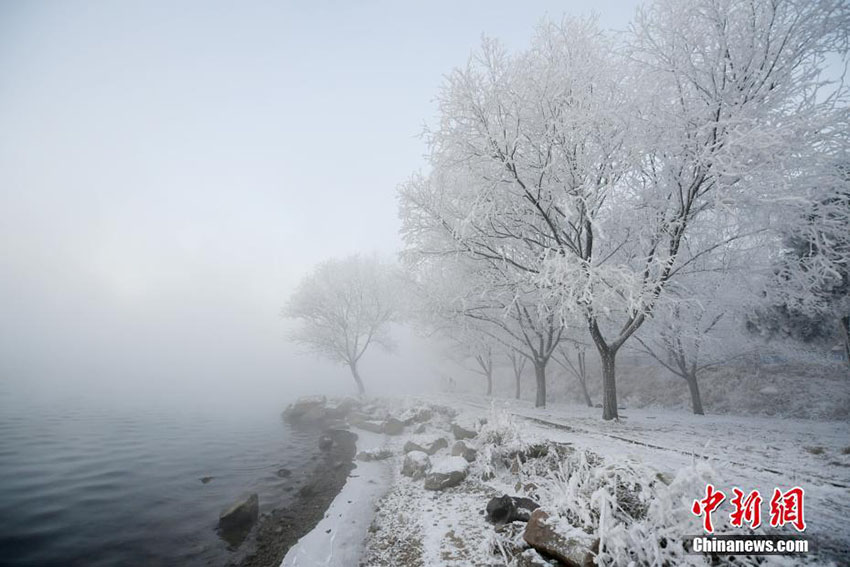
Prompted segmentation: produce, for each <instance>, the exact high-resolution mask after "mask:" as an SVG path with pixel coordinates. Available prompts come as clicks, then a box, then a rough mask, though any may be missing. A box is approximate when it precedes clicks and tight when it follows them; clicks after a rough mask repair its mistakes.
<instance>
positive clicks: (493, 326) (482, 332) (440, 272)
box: [408, 255, 564, 407]
mask: <svg viewBox="0 0 850 567" xmlns="http://www.w3.org/2000/svg"><path fill="white" fill-rule="evenodd" d="M408 267H409V268H410V270H411V274H412V275H413V278H414V280H415V281H416V282H417V285H416V288H417V289H418V290H419V297H420V301H421V303H422V305H423V307H422V308H421V309H420V310H421V311H422V312H424V313H425V314H426V319H430V322H429V323H427V324H430V325H431V326H432V327H433V328H436V329H442V331H443V332H444V334H448V335H449V336H456V335H457V336H460V337H461V342H464V343H469V344H475V343H477V342H480V341H481V340H485V339H486V341H487V344H488V345H489V347H488V348H489V349H490V350H491V351H492V352H493V353H495V352H498V350H501V351H502V352H504V353H509V354H510V353H518V354H519V355H521V356H523V357H525V358H526V359H527V360H528V361H529V362H530V363H531V364H532V365H533V367H534V371H535V385H536V395H535V404H536V405H537V406H538V407H541V406H545V405H546V368H547V365H548V363H549V361H550V359H551V356H552V353H553V352H554V349H555V347H557V345H558V343H559V342H560V340H561V336H562V333H563V329H564V326H563V323H562V320H561V318H560V315H559V310H558V309H557V307H556V306H553V305H551V304H550V303H547V302H546V301H545V300H544V298H542V297H541V295H540V293H539V291H538V290H536V289H535V288H534V287H533V286H530V285H528V284H526V285H525V286H519V285H517V283H516V282H514V281H512V280H511V278H510V277H509V276H508V275H507V274H506V272H505V270H506V267H505V266H504V264H500V263H491V264H487V265H479V264H477V263H475V262H474V261H471V260H470V259H469V258H467V257H464V256H456V255H449V256H435V257H429V258H427V259H420V260H419V261H417V262H411V263H410V264H408ZM463 337H465V338H463ZM480 350H481V349H478V348H476V351H480ZM482 367H483V366H482ZM491 368H492V364H491ZM516 370H517V367H515V376H516ZM520 372H521V369H520Z"/></svg>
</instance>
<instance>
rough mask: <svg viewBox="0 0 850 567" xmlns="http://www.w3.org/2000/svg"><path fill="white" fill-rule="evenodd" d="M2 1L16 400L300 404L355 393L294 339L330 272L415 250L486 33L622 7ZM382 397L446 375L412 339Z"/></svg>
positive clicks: (8, 380) (7, 294)
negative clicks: (441, 131)
mask: <svg viewBox="0 0 850 567" xmlns="http://www.w3.org/2000/svg"><path fill="white" fill-rule="evenodd" d="M585 4H586V5H579V4H578V3H573V4H570V5H569V6H564V5H563V4H562V3H560V2H554V1H553V2H537V3H533V5H526V6H525V8H524V9H523V10H522V11H519V12H518V11H517V10H516V9H515V8H516V6H515V5H511V4H509V3H507V2H503V3H498V4H496V3H492V2H487V3H484V2H470V3H464V4H463V5H462V6H458V5H456V3H453V2H430V3H427V4H424V3H423V4H419V5H416V6H413V5H409V6H400V5H398V4H397V3H391V2H372V3H368V4H362V3H358V4H357V5H356V6H355V5H354V4H348V3H338V2H319V3H300V4H299V3H294V2H287V3H266V2H251V3H239V4H234V3H225V2H214V3H210V2H184V3H180V4H178V5H175V4H173V3H170V2H124V3H118V4H116V3H108V2H75V3H59V2H49V3H23V2H19V3H4V4H3V6H2V7H0V71H2V76H3V81H2V82H0V124H2V128H0V259H1V260H0V261H2V269H1V270H2V271H0V306H2V321H0V381H2V388H0V396H2V399H3V404H4V405H5V404H13V403H18V402H19V401H20V400H21V399H22V398H28V399H44V400H52V401H55V402H57V403H60V402H61V403H65V402H67V401H68V400H71V399H77V398H82V399H86V400H95V401H97V402H99V403H101V402H102V403H109V404H115V403H118V402H119V401H120V402H129V403H139V404H149V403H163V404H174V405H177V406H179V405H181V404H192V405H207V404H210V405H215V406H218V405H221V404H228V405H235V404H237V403H238V404H240V405H242V406H244V407H252V406H253V405H254V404H258V403H268V404H279V403H280V400H283V399H286V398H288V397H291V396H292V395H295V394H300V393H305V392H314V391H327V392H329V393H348V392H351V391H352V390H351V388H352V384H351V379H350V376H349V375H348V374H347V371H346V369H345V368H343V367H338V366H334V365H332V364H329V363H326V362H323V361H320V360H318V359H316V358H314V357H311V356H304V355H301V354H299V352H298V350H297V349H296V348H295V347H294V346H293V345H291V344H288V343H287V341H286V334H287V324H288V323H287V322H286V321H284V320H283V319H281V318H280V317H279V310H280V307H281V305H282V304H283V303H284V302H285V300H286V298H287V296H288V294H289V293H290V292H291V291H292V289H293V286H294V285H295V284H296V283H297V281H298V280H299V278H300V277H301V276H302V275H303V274H304V273H305V272H306V271H308V270H309V269H310V267H311V266H313V265H315V264H316V263H317V262H320V261H321V260H323V259H325V258H327V257H331V256H340V255H346V254H350V253H353V252H357V251H364V252H376V253H378V254H380V255H382V256H384V257H388V258H392V257H393V256H394V254H395V253H396V252H397V251H398V249H399V248H400V240H399V236H398V228H399V221H398V219H397V212H396V207H397V202H396V198H395V191H396V185H397V184H398V183H399V182H400V181H401V180H403V179H404V178H405V177H406V176H408V175H409V174H410V172H412V171H415V170H417V169H418V168H421V167H423V164H424V161H423V159H422V154H423V152H424V146H423V142H422V140H421V139H420V138H419V137H418V134H419V133H420V132H421V130H422V127H423V124H424V123H426V122H427V121H428V120H430V119H432V118H433V117H434V115H435V112H436V109H435V106H434V103H433V97H434V95H435V93H436V90H437V88H438V86H439V83H440V81H441V77H442V75H443V74H444V73H446V72H448V70H450V69H451V68H452V67H453V66H455V65H458V64H462V63H463V62H464V61H465V59H466V57H467V56H468V54H469V53H470V51H471V50H472V49H473V48H474V47H476V46H477V45H478V43H479V41H480V37H481V35H482V34H487V35H491V36H495V37H499V38H501V39H502V40H503V41H505V42H506V43H507V44H508V46H511V45H523V44H525V43H527V41H528V39H529V37H530V36H531V34H532V32H533V27H534V24H535V23H536V22H537V21H538V20H539V19H540V18H541V17H543V16H545V15H547V14H548V15H550V16H554V17H560V15H561V14H562V13H563V12H564V10H565V9H568V10H569V11H570V12H571V13H582V12H585V11H587V10H588V9H589V8H593V9H597V10H600V11H601V12H602V13H603V14H605V15H604V17H603V19H602V23H603V24H604V25H606V26H609V27H614V28H616V27H618V26H620V27H623V26H625V25H626V23H627V22H628V20H629V18H630V16H631V13H632V9H633V8H632V7H631V6H626V5H624V4H623V3H622V2H613V1H609V2H592V3H591V2H587V3H585ZM397 332H400V333H401V335H402V336H401V337H400V348H399V351H398V353H396V355H393V356H388V355H384V354H382V353H380V352H379V351H375V352H370V353H369V354H368V355H367V357H366V358H365V359H364V362H363V364H364V366H363V368H364V377H365V379H366V380H367V384H368V385H370V386H373V387H379V388H381V389H382V391H392V392H399V393H400V392H405V391H416V390H421V389H428V388H432V387H435V386H436V385H438V381H437V380H436V379H435V376H434V372H433V368H434V365H435V364H437V363H438V362H439V361H438V360H435V357H434V355H433V354H429V353H428V351H427V350H423V349H422V348H420V346H419V344H418V343H417V341H416V340H415V339H411V338H410V337H409V335H410V333H409V332H408V331H406V330H401V331H397Z"/></svg>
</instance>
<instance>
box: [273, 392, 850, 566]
mask: <svg viewBox="0 0 850 567" xmlns="http://www.w3.org/2000/svg"><path fill="white" fill-rule="evenodd" d="M423 403H427V404H430V405H431V406H432V407H435V408H437V407H442V408H450V411H446V412H442V413H441V412H440V411H435V412H434V417H433V419H431V420H430V421H429V422H428V423H427V424H425V425H423V426H420V429H421V430H424V432H425V433H426V434H427V435H430V436H434V435H437V436H440V435H442V436H444V437H445V438H446V439H447V440H448V445H449V446H448V447H446V448H443V449H440V450H439V451H437V452H436V454H434V455H432V456H431V460H432V462H433V463H435V464H436V463H437V462H439V461H440V460H442V459H444V458H445V457H446V456H448V455H450V454H451V453H450V451H451V446H452V444H453V443H454V442H455V439H454V437H453V435H452V424H453V423H461V424H463V425H464V426H465V427H473V428H475V429H477V430H478V431H477V436H476V437H475V438H474V439H471V440H469V441H468V443H469V445H470V446H472V447H474V448H475V449H477V451H478V455H477V458H476V459H475V461H474V462H473V463H472V464H471V467H470V472H469V475H468V477H467V478H466V479H465V480H464V481H463V482H462V483H461V484H460V485H459V486H456V487H453V488H448V489H446V490H436V491H431V490H425V489H424V486H423V481H422V479H416V480H414V479H412V478H409V477H406V476H403V475H401V473H400V471H401V468H402V461H403V458H404V450H403V446H404V443H405V442H406V441H407V440H409V439H411V438H414V437H418V438H422V435H421V434H420V435H418V436H415V435H413V432H412V430H413V429H414V428H413V427H407V428H406V429H405V431H404V434H402V435H400V436H383V435H377V434H370V433H365V432H362V431H360V430H357V429H355V431H357V433H358V435H360V441H358V449H360V450H363V449H373V448H386V449H389V450H391V451H392V453H393V456H392V457H390V458H389V459H387V460H385V461H380V462H368V463H358V468H357V469H355V471H353V473H352V477H351V478H350V479H349V482H348V484H347V485H346V487H345V489H344V490H343V492H342V493H341V494H340V495H339V497H338V498H337V499H336V500H335V501H334V503H333V505H332V506H331V509H330V510H329V511H328V514H327V515H326V517H325V519H324V520H323V521H322V523H321V524H320V525H319V526H317V527H316V529H315V530H313V531H312V532H311V533H310V534H309V535H308V536H307V537H305V538H304V539H303V540H302V541H301V542H299V544H298V545H297V546H296V547H294V548H293V549H292V550H290V553H289V554H288V555H287V556H286V559H285V560H284V563H283V564H284V565H287V566H290V565H291V566H296V565H297V566H302V567H303V566H305V565H348V566H352V565H357V564H358V563H357V561H356V560H355V558H356V557H359V558H360V559H359V565H364V566H388V565H399V566H401V565H404V566H417V565H421V566H430V565H444V566H447V567H449V566H461V565H463V566H467V565H481V566H494V565H520V564H523V565H545V564H546V563H542V561H543V560H542V559H541V558H540V557H539V556H536V552H535V551H534V550H531V549H528V550H526V551H525V552H524V555H523V557H524V559H522V561H529V562H526V563H519V561H520V559H519V555H518V554H519V553H520V552H522V551H523V549H525V548H527V545H526V544H525V543H524V542H523V541H522V529H523V528H524V525H523V524H521V523H515V524H508V525H507V526H505V527H501V528H498V529H497V528H494V526H493V525H491V524H488V523H487V522H485V520H484V515H483V514H484V508H485V506H486V505H487V502H488V501H489V500H490V498H492V497H493V496H499V495H501V494H505V493H507V494H511V495H517V496H526V497H530V498H532V499H534V500H536V501H537V502H538V503H539V504H540V505H541V506H542V507H543V508H544V510H546V511H547V512H549V513H551V514H553V515H555V516H558V517H560V518H561V519H564V520H566V519H569V523H570V524H571V525H567V522H566V521H564V523H563V524H564V525H565V526H566V527H567V528H568V529H570V530H573V531H575V532H576V533H578V534H579V535H585V534H583V533H582V531H581V530H584V532H586V536H587V537H588V538H589V539H588V544H589V543H590V541H592V539H594V538H597V537H598V538H601V540H602V544H601V553H600V555H599V559H600V563H601V564H617V565H618V564H624V565H628V564H629V562H630V561H631V562H633V563H632V564H634V565H641V564H671V565H672V564H692V565H704V564H708V563H707V560H706V558H705V557H704V556H701V555H685V554H684V552H683V548H682V543H681V540H682V538H683V537H684V536H686V535H696V534H699V533H700V531H701V525H702V524H701V519H700V518H698V517H696V516H694V515H693V514H692V513H691V512H690V504H691V503H692V502H693V500H695V499H698V498H701V497H703V496H704V490H705V484H706V483H707V482H712V483H713V484H714V485H715V487H717V488H718V489H721V490H723V491H724V492H726V493H727V494H728V495H729V497H730V498H731V491H732V488H733V487H740V488H742V489H743V490H744V491H745V492H747V491H750V490H753V489H758V490H759V491H760V492H761V494H762V495H763V497H764V499H765V501H764V503H763V511H762V515H763V518H764V519H765V521H764V524H765V525H764V526H763V527H762V528H760V530H759V533H781V534H788V533H791V534H793V533H796V532H794V531H793V530H792V529H790V528H788V527H785V528H782V529H779V530H773V529H771V528H769V527H767V526H766V524H767V521H766V518H767V516H768V514H769V511H768V501H769V499H770V495H771V494H772V493H773V490H774V488H776V487H778V488H780V489H782V490H787V489H789V488H791V487H792V486H801V487H803V488H804V489H805V519H806V523H807V529H806V532H805V534H806V535H807V536H809V537H810V538H812V540H813V541H814V546H815V549H816V551H817V554H813V555H808V556H805V557H803V556H795V557H787V556H786V557H783V556H769V557H765V556H762V557H761V558H749V559H746V560H745V561H744V562H743V564H770V565H796V564H800V563H801V562H803V561H804V560H805V561H806V562H807V563H809V564H817V565H821V564H831V563H834V564H838V565H841V564H848V563H847V562H848V561H850V526H848V523H847V522H846V521H845V519H846V518H848V517H850V454H848V453H850V424H848V423H847V422H818V421H809V420H795V419H772V418H764V417H740V416H738V417H734V416H729V415H725V416H693V415H691V414H689V413H687V412H674V411H670V410H648V409H641V410H638V409H634V410H632V409H630V410H625V411H623V412H622V415H621V420H620V421H619V422H604V421H602V420H601V417H600V410H598V409H593V408H587V407H583V406H566V405H563V406H562V405H553V406H550V407H548V408H546V409H535V408H533V407H532V406H531V405H530V404H528V403H525V402H515V401H506V400H487V399H484V398H480V397H462V396H457V395H454V396H451V397H447V396H439V397H431V398H428V399H427V400H406V401H393V402H388V403H384V404H383V405H384V407H385V408H386V409H387V411H388V412H389V413H391V414H393V413H398V412H401V411H402V410H403V409H404V407H406V406H407V407H409V406H415V405H417V404H423ZM420 433H421V432H420ZM541 444H542V445H546V446H547V447H549V452H548V455H547V456H545V457H541V458H537V457H534V458H532V457H528V458H527V459H526V457H525V456H523V458H522V460H520V459H518V458H517V454H520V455H522V454H523V451H525V454H530V453H529V447H534V446H539V445H541ZM518 451H519V453H518ZM370 481H371V482H370ZM376 499H377V505H375V502H376ZM725 504H727V505H728V500H727V502H726V503H725ZM728 514H729V510H727V509H726V508H725V507H722V508H721V509H719V510H718V511H717V512H715V514H714V518H715V524H716V525H718V526H720V527H719V528H718V529H719V530H720V531H726V532H727V533H746V532H743V531H742V530H740V529H739V530H738V531H735V530H734V529H732V528H730V527H729V526H728ZM370 522H371V524H370ZM327 530H330V531H329V532H328V531H327ZM535 561H537V563H535ZM739 564H740V563H739Z"/></svg>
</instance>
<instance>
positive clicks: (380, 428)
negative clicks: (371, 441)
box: [348, 415, 384, 433]
mask: <svg viewBox="0 0 850 567" xmlns="http://www.w3.org/2000/svg"><path fill="white" fill-rule="evenodd" d="M348 421H349V423H351V425H353V426H354V427H357V428H359V429H362V430H363V431H371V432H372V433H383V432H384V424H383V423H381V422H380V421H372V420H368V419H364V418H362V417H361V416H357V415H355V416H352V417H351V418H349V420H348Z"/></svg>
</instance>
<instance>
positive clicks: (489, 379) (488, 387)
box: [486, 372, 493, 396]
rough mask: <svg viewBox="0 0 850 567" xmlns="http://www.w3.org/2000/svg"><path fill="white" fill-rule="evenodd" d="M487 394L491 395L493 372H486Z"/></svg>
mask: <svg viewBox="0 0 850 567" xmlns="http://www.w3.org/2000/svg"><path fill="white" fill-rule="evenodd" d="M486 376H487V395H488V396H492V395H493V372H487V374H486Z"/></svg>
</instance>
